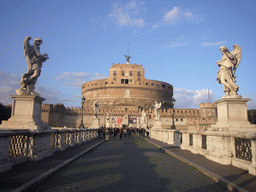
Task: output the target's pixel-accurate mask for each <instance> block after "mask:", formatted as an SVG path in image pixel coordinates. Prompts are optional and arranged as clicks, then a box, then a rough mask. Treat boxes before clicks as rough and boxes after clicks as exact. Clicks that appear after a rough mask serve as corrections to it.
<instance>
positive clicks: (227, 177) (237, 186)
mask: <svg viewBox="0 0 256 192" xmlns="http://www.w3.org/2000/svg"><path fill="white" fill-rule="evenodd" d="M144 139H145V140H147V141H148V142H150V143H152V144H154V145H156V146H158V147H159V148H161V149H163V150H164V151H165V152H166V153H168V154H170V155H172V156H174V157H176V158H178V159H180V160H182V161H183V162H186V163H188V164H190V165H192V166H194V167H196V168H197V169H198V170H200V171H201V172H203V173H204V174H206V175H208V176H210V177H212V178H213V179H214V180H215V181H217V182H219V183H222V184H223V185H225V186H227V187H228V188H229V189H230V190H236V191H252V192H254V191H256V176H253V175H251V174H249V173H248V171H246V170H243V169H239V168H237V167H234V166H232V165H221V164H218V163H215V162H213V161H210V160H208V159H206V158H204V157H203V156H202V155H198V154H193V153H191V152H189V151H187V150H181V149H180V148H177V147H174V146H172V145H168V144H166V143H163V142H161V141H158V140H155V139H152V138H144Z"/></svg>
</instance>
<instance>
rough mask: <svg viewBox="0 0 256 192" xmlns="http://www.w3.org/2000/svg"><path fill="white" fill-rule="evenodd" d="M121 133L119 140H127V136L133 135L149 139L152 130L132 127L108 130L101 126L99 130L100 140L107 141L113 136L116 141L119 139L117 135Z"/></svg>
mask: <svg viewBox="0 0 256 192" xmlns="http://www.w3.org/2000/svg"><path fill="white" fill-rule="evenodd" d="M118 133H119V138H120V139H122V138H124V139H126V138H127V136H131V134H132V133H133V134H138V135H139V136H143V137H145V136H147V137H149V134H150V130H149V129H145V128H140V129H139V128H133V127H130V128H126V127H123V128H117V127H115V128H106V127H104V126H100V127H99V129H98V138H99V139H105V140H109V136H110V135H113V136H114V138H115V139H116V138H117V135H118Z"/></svg>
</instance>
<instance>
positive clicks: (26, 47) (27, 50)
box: [23, 36, 31, 57]
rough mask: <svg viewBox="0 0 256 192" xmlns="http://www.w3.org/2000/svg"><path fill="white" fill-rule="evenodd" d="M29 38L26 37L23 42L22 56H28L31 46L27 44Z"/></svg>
mask: <svg viewBox="0 0 256 192" xmlns="http://www.w3.org/2000/svg"><path fill="white" fill-rule="evenodd" d="M30 39H31V37H29V36H27V37H26V38H25V39H24V41H23V49H24V56H25V57H26V56H27V55H28V52H29V50H30V47H31V45H30V44H29V41H30Z"/></svg>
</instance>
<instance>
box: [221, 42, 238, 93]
mask: <svg viewBox="0 0 256 192" xmlns="http://www.w3.org/2000/svg"><path fill="white" fill-rule="evenodd" d="M220 51H221V52H222V58H221V60H220V61H217V62H216V64H217V65H218V66H219V67H220V69H219V72H218V75H217V81H218V82H219V83H221V84H222V85H223V91H224V92H225V93H226V95H225V96H223V97H232V98H239V97H241V96H239V95H237V91H238V88H239V86H238V85H236V84H235V82H236V76H235V72H236V69H237V67H238V65H239V63H240V60H241V47H240V46H239V45H236V44H235V45H233V51H232V52H229V50H228V49H227V47H225V46H221V47H220Z"/></svg>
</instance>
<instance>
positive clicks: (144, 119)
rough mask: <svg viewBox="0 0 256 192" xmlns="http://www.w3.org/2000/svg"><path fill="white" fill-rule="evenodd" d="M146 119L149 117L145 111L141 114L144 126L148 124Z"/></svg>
mask: <svg viewBox="0 0 256 192" xmlns="http://www.w3.org/2000/svg"><path fill="white" fill-rule="evenodd" d="M146 117H147V115H146V112H145V110H144V109H143V110H142V112H141V122H142V124H144V123H146Z"/></svg>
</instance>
